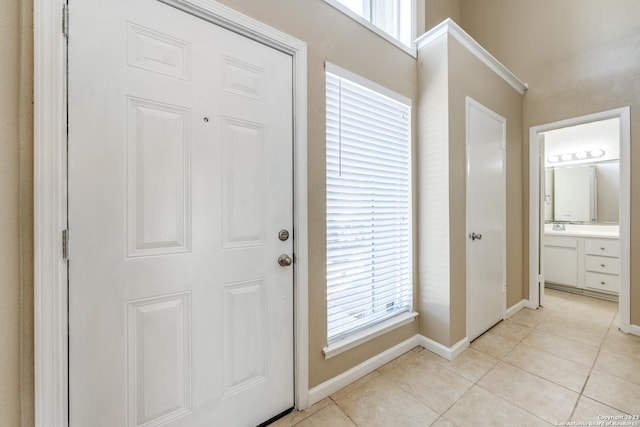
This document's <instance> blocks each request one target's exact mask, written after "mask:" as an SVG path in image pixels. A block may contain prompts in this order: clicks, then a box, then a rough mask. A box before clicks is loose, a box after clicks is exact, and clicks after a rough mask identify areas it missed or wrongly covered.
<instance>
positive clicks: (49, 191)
mask: <svg viewBox="0 0 640 427" xmlns="http://www.w3.org/2000/svg"><path fill="white" fill-rule="evenodd" d="M158 1H160V2H162V3H165V4H167V5H170V6H172V7H175V8H177V9H180V10H182V11H184V12H186V13H189V14H191V15H193V16H196V17H199V18H201V19H204V20H206V21H208V22H210V23H212V24H214V25H218V26H220V27H223V28H226V29H228V30H230V31H233V32H235V33H238V34H241V35H243V36H245V37H247V38H249V39H252V40H254V41H257V42H259V43H262V44H264V45H266V46H269V47H272V48H274V49H276V50H278V51H281V52H284V53H286V54H288V55H291V57H292V59H293V70H292V71H293V99H292V102H293V153H294V159H293V169H294V170H293V177H292V179H293V197H294V200H293V223H294V232H295V234H294V236H295V239H294V241H293V244H294V254H295V262H296V264H295V268H294V301H293V304H294V337H293V338H294V349H293V351H294V361H295V366H294V367H293V369H294V378H295V381H294V397H295V406H296V408H298V409H304V408H306V407H307V406H308V402H309V384H308V378H309V375H308V371H309V366H308V363H309V362H308V361H309V357H308V224H307V46H306V43H305V42H303V41H300V40H298V39H296V38H293V37H291V36H289V35H287V34H285V33H283V32H281V31H279V30H276V29H274V28H272V27H269V26H268V25H266V24H263V23H261V22H259V21H257V20H255V19H253V18H250V17H248V16H246V15H243V14H241V13H239V12H237V11H235V10H233V9H231V8H229V7H226V6H224V5H222V4H219V3H217V2H216V1H215V0H158ZM65 7H66V0H34V15H33V18H34V101H35V104H34V357H35V368H34V369H35V396H34V397H35V425H36V426H37V427H45V426H46V427H67V426H68V404H69V399H68V391H69V383H68V360H69V354H68V339H67V332H68V327H67V325H68V315H67V313H68V299H67V290H68V274H67V261H66V260H65V259H64V256H63V244H62V240H63V239H62V234H63V231H64V230H66V229H67V108H66V106H67V61H66V56H67V38H66V36H65V35H64V34H63V32H62V28H63V25H62V23H63V22H64V20H63V17H64V16H65Z"/></svg>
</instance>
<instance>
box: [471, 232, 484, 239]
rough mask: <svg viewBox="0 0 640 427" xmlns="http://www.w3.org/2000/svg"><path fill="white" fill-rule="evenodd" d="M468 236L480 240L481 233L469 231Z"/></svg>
mask: <svg viewBox="0 0 640 427" xmlns="http://www.w3.org/2000/svg"><path fill="white" fill-rule="evenodd" d="M469 238H470V239H471V240H482V234H476V233H469Z"/></svg>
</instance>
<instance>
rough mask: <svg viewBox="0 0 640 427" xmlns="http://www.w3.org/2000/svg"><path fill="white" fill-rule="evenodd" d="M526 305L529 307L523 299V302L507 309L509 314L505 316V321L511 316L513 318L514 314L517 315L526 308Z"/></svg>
mask: <svg viewBox="0 0 640 427" xmlns="http://www.w3.org/2000/svg"><path fill="white" fill-rule="evenodd" d="M526 305H527V300H526V299H523V300H522V301H520V302H518V303H516V304H514V305H512V306H511V307H509V308H508V309H507V312H506V314H505V319H508V318H510V317H511V316H513V315H514V314H516V313H517V312H519V311H520V310H522V309H523V308H525V306H526Z"/></svg>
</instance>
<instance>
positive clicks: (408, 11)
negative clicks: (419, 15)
mask: <svg viewBox="0 0 640 427" xmlns="http://www.w3.org/2000/svg"><path fill="white" fill-rule="evenodd" d="M325 1H326V2H327V3H329V4H331V5H332V6H334V7H336V8H337V9H339V10H341V11H342V12H344V13H346V14H347V15H349V16H351V17H352V18H354V19H356V20H357V21H362V20H364V22H361V23H363V24H364V25H367V24H370V25H367V26H369V27H371V26H373V28H372V29H373V30H374V31H376V32H378V33H380V31H377V30H378V29H379V30H382V32H383V33H384V34H388V35H389V36H391V38H392V39H394V40H397V41H399V42H400V43H401V44H402V46H404V47H405V48H411V47H412V44H413V40H414V39H415V29H414V28H415V26H414V10H415V6H414V4H415V0H325ZM358 17H359V18H361V19H357V18H358Z"/></svg>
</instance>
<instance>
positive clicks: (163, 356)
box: [68, 0, 293, 427]
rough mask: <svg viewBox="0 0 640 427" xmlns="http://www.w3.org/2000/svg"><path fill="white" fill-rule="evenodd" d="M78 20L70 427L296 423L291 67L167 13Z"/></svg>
mask: <svg viewBox="0 0 640 427" xmlns="http://www.w3.org/2000/svg"><path fill="white" fill-rule="evenodd" d="M70 23H71V26H70V39H69V157H68V158H69V188H68V191H69V230H70V236H71V238H70V262H69V281H70V284H69V301H70V302H69V304H70V305H69V307H70V308H69V322H70V338H69V342H70V348H69V387H70V425H71V426H72V427H85V426H92V427H95V426H108V427H113V426H160V425H171V426H207V427H211V426H250V425H256V424H259V423H261V422H263V421H265V420H267V419H269V418H271V417H272V416H274V415H277V414H278V413H280V412H282V411H285V410H287V409H288V408H290V407H292V406H293V265H286V264H287V257H290V258H293V254H292V248H293V242H292V236H293V230H292V227H293V224H292V212H293V208H292V197H293V195H292V186H293V184H292V176H293V175H292V167H293V166H292V58H291V57H290V56H289V55H286V54H283V53H281V52H278V51H276V50H274V49H271V48H269V47H266V46H264V45H262V44H259V43H257V42H254V41H252V40H249V39H247V38H245V37H242V36H240V35H238V34H235V33H233V32H230V31H228V30H225V29H222V28H220V27H217V26H215V25H213V24H211V23H208V22H205V21H203V20H201V19H198V18H196V17H193V16H191V15H188V14H186V13H184V12H181V11H178V10H176V9H173V8H172V7H169V6H167V5H165V4H162V3H159V2H157V1H155V0H110V1H108V2H107V1H98V0H83V1H78V2H71V5H70ZM280 230H287V231H289V234H290V237H289V238H285V236H279V232H280ZM280 237H282V239H281V238H280ZM281 254H284V255H285V257H283V260H284V261H283V262H282V263H283V264H285V265H284V266H282V265H280V263H279V262H278V259H279V257H280V255H281ZM290 258H289V259H290Z"/></svg>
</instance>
